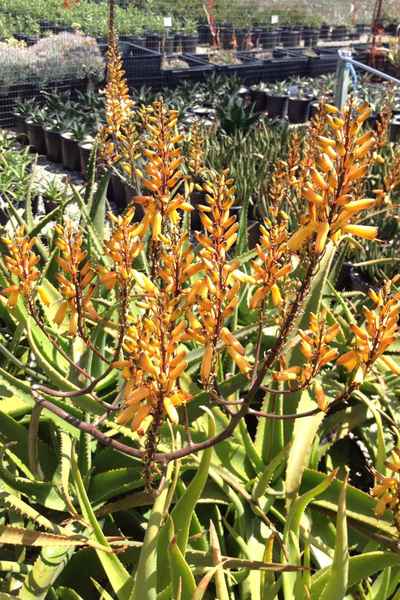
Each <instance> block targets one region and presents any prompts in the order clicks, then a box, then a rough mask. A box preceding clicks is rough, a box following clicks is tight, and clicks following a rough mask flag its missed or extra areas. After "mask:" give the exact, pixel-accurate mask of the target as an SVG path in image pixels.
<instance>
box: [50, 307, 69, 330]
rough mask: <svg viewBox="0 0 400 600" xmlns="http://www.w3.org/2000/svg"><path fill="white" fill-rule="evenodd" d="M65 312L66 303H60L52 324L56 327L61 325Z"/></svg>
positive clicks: (66, 308)
mask: <svg viewBox="0 0 400 600" xmlns="http://www.w3.org/2000/svg"><path fill="white" fill-rule="evenodd" d="M67 310H68V302H62V303H61V304H60V307H59V309H58V310H57V312H56V315H55V317H54V319H53V320H54V323H56V325H61V323H62V322H63V321H64V319H65V316H66V314H67Z"/></svg>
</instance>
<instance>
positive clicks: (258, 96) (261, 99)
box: [251, 89, 268, 112]
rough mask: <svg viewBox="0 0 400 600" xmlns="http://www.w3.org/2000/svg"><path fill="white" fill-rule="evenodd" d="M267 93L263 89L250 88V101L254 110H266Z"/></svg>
mask: <svg viewBox="0 0 400 600" xmlns="http://www.w3.org/2000/svg"><path fill="white" fill-rule="evenodd" d="M267 100H268V94H267V92H266V91H265V90H257V89H256V90H251V103H252V104H253V106H254V111H255V112H265V111H266V110H267Z"/></svg>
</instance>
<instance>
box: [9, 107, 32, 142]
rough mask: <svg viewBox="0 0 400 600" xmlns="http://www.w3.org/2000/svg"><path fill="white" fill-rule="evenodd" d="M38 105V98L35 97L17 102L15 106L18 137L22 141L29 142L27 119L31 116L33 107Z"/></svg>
mask: <svg viewBox="0 0 400 600" xmlns="http://www.w3.org/2000/svg"><path fill="white" fill-rule="evenodd" d="M35 106H36V100H35V99H34V98H32V99H30V100H25V101H24V102H17V104H16V105H15V108H14V118H15V131H16V134H17V138H18V140H19V141H20V142H22V143H27V142H28V129H27V125H26V121H27V119H28V118H29V116H30V114H31V111H32V109H33V108H34V107H35Z"/></svg>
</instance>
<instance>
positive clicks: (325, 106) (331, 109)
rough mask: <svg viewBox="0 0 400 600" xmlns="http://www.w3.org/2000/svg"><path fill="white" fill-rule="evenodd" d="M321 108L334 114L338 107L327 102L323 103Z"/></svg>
mask: <svg viewBox="0 0 400 600" xmlns="http://www.w3.org/2000/svg"><path fill="white" fill-rule="evenodd" d="M323 110H324V112H326V113H328V114H336V113H337V112H338V108H337V107H336V106H334V105H333V104H328V103H325V104H323Z"/></svg>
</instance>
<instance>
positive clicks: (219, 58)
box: [209, 50, 243, 65]
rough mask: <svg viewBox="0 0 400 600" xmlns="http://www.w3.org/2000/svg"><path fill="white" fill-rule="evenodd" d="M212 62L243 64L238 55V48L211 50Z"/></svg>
mask: <svg viewBox="0 0 400 600" xmlns="http://www.w3.org/2000/svg"><path fill="white" fill-rule="evenodd" d="M209 56H210V63H214V64H215V65H241V64H243V63H242V61H241V60H239V59H238V58H237V56H236V50H216V51H214V52H210V54H209Z"/></svg>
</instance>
